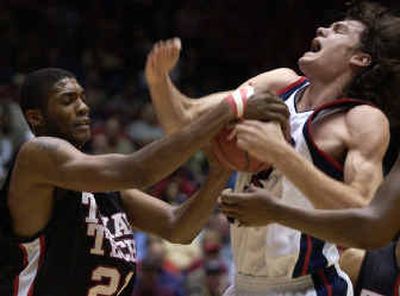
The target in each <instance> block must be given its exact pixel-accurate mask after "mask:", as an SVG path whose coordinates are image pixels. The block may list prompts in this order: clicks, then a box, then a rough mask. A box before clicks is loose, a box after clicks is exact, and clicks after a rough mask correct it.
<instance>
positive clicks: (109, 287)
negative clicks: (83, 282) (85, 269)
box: [88, 266, 133, 296]
mask: <svg viewBox="0 0 400 296" xmlns="http://www.w3.org/2000/svg"><path fill="white" fill-rule="evenodd" d="M132 276H133V272H130V273H128V274H127V275H126V277H125V281H124V284H123V286H122V287H121V289H119V291H118V287H119V286H120V283H121V274H120V273H119V271H118V270H117V269H116V268H110V267H104V266H100V267H97V268H96V269H95V270H93V272H92V281H96V282H98V281H101V280H103V279H109V281H108V284H101V285H96V286H94V287H92V288H91V289H90V290H89V292H88V296H100V295H101V296H111V295H116V296H118V295H119V294H120V293H121V292H122V291H123V290H124V289H125V287H126V286H127V285H128V284H129V281H130V280H131V278H132ZM117 292H118V293H117ZM115 293H117V294H115Z"/></svg>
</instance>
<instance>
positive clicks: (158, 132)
mask: <svg viewBox="0 0 400 296" xmlns="http://www.w3.org/2000/svg"><path fill="white" fill-rule="evenodd" d="M127 134H128V136H129V138H130V139H131V140H132V141H133V142H134V143H135V144H136V145H138V147H143V146H145V145H147V144H149V143H151V142H153V141H154V140H157V139H160V138H161V137H162V136H163V131H162V129H161V128H160V127H159V126H158V124H157V119H156V116H155V114H154V110H153V107H152V105H151V104H150V103H147V104H145V105H144V106H143V107H142V110H141V112H140V113H139V118H138V119H137V120H134V121H133V122H132V123H131V124H130V125H129V126H128V128H127Z"/></svg>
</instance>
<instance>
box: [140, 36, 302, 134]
mask: <svg viewBox="0 0 400 296" xmlns="http://www.w3.org/2000/svg"><path fill="white" fill-rule="evenodd" d="M180 51H181V42H180V40H179V39H178V38H174V39H169V40H166V41H160V42H158V43H156V44H155V45H154V47H153V49H152V50H151V52H150V53H149V55H148V56H147V61H146V68H145V73H146V79H147V83H148V86H149V90H150V94H151V99H152V102H153V105H154V108H155V110H156V113H157V116H158V119H159V121H160V123H161V125H162V126H163V128H164V129H165V130H166V132H167V133H173V132H175V131H177V130H179V129H181V128H182V127H183V126H185V124H187V123H188V122H190V121H191V120H193V119H194V118H196V117H198V116H200V115H201V114H203V113H204V112H207V111H208V110H209V109H210V108H212V107H213V106H215V105H216V104H218V103H219V102H220V101H221V100H222V99H223V98H224V97H226V96H227V95H228V94H229V93H230V92H231V91H225V92H217V93H214V94H210V95H208V96H205V97H202V98H197V99H193V98H189V97H188V96H186V95H184V94H182V93H181V92H180V91H179V90H178V88H177V87H176V86H175V84H174V83H173V81H172V80H171V78H170V75H169V74H170V72H171V71H172V69H173V68H174V67H175V65H176V63H177V61H178V59H179V53H180ZM297 79H298V75H297V74H296V73H294V72H293V71H292V70H290V69H286V68H282V69H277V70H273V71H268V72H265V73H263V74H260V75H258V76H255V77H253V78H251V79H250V80H248V81H246V82H244V83H243V85H244V84H248V83H249V82H251V83H252V84H253V85H254V86H255V88H262V89H263V90H266V89H268V90H269V91H272V92H275V91H277V90H279V89H281V88H283V87H285V86H286V85H288V84H290V83H291V82H293V81H295V80H297Z"/></svg>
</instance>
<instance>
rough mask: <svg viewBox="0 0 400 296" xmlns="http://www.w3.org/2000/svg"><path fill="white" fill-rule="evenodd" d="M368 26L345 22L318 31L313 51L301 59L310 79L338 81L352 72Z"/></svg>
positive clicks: (312, 47)
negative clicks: (318, 77) (339, 76)
mask: <svg viewBox="0 0 400 296" xmlns="http://www.w3.org/2000/svg"><path fill="white" fill-rule="evenodd" d="M364 29H365V26H364V25H363V24H362V23H361V22H359V21H355V20H343V21H338V22H335V23H333V24H332V25H331V26H330V27H328V28H323V27H321V28H318V30H317V35H316V37H315V38H314V39H313V40H312V42H311V48H310V50H309V51H307V52H306V53H305V54H304V55H303V56H302V57H301V58H300V59H299V66H300V68H301V70H302V71H303V73H304V74H306V75H307V76H313V75H318V76H322V77H323V76H326V77H327V78H335V77H337V76H338V75H340V74H342V73H343V72H345V71H351V70H352V67H353V65H352V63H351V61H352V57H353V56H354V55H356V54H358V53H360V50H359V44H360V36H361V33H362V32H363V30H364Z"/></svg>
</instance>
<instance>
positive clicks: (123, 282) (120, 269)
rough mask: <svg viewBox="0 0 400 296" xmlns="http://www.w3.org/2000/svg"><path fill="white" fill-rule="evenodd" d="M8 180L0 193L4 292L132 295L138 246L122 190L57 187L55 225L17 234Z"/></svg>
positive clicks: (48, 295)
mask: <svg viewBox="0 0 400 296" xmlns="http://www.w3.org/2000/svg"><path fill="white" fill-rule="evenodd" d="M8 185H9V180H7V181H6V183H5V185H4V187H3V189H2V191H1V195H0V225H1V226H0V227H1V228H0V229H1V232H0V250H1V252H0V254H1V255H0V256H1V257H0V295H1V296H8V295H16V296H20V295H23V296H27V295H29V296H106V295H113V296H116V295H118V296H128V295H129V296H130V295H131V294H132V289H133V281H134V278H135V266H136V251H135V242H134V240H133V234H132V230H131V227H130V225H129V223H128V219H127V216H126V214H125V213H124V211H123V209H122V207H121V199H120V196H119V193H116V192H109V193H95V194H92V193H88V192H74V191H68V190H64V189H60V188H56V189H55V190H54V198H55V205H54V209H53V215H52V218H51V220H50V222H49V224H48V225H47V226H46V227H45V229H43V230H42V231H41V232H40V233H38V234H36V235H35V236H34V237H32V238H29V239H24V240H22V239H19V238H17V237H15V236H14V235H13V232H12V229H11V225H12V223H11V222H12V221H11V219H10V215H9V211H8V207H7V192H8Z"/></svg>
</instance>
